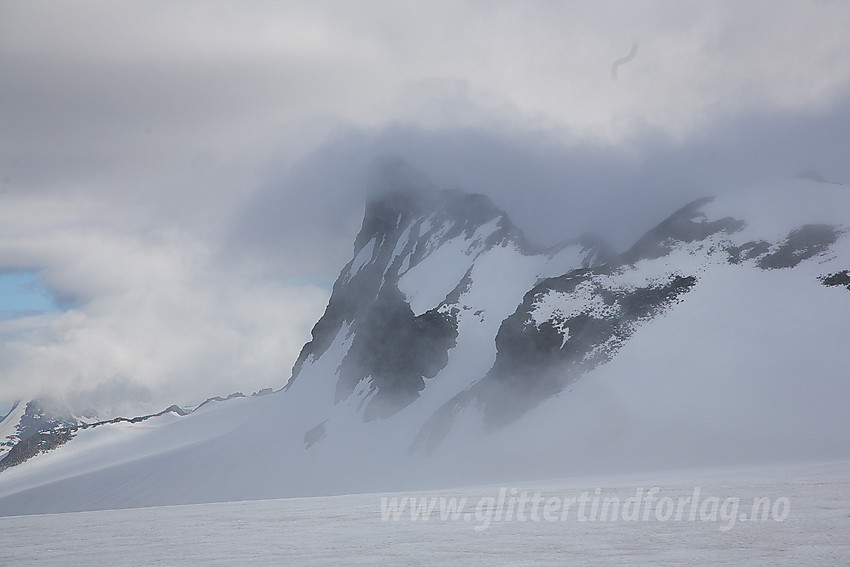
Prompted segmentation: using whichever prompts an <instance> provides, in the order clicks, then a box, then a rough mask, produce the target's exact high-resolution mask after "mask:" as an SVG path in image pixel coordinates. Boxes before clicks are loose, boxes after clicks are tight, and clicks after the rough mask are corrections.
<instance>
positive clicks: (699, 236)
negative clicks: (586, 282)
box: [621, 197, 745, 264]
mask: <svg viewBox="0 0 850 567" xmlns="http://www.w3.org/2000/svg"><path fill="white" fill-rule="evenodd" d="M713 200H714V197H705V198H703V199H698V200H696V201H694V202H692V203H690V204H688V205H685V206H684V207H682V208H681V209H679V210H678V211H676V212H675V213H673V214H672V215H671V216H670V217H668V218H667V219H666V220H665V221H664V222H662V223H661V224H659V225H658V226H656V227H655V228H653V229H652V230H650V231H649V232H647V233H646V234H645V235H644V236H643V237H642V238H641V239H640V240H638V241H637V242H636V243H635V245H634V246H632V247H631V248H630V249H629V250H627V251H626V252H625V253H624V254H623V255H622V257H621V260H622V261H623V262H624V263H626V264H634V263H635V262H637V261H639V260H652V259H655V258H660V257H661V256H666V255H667V254H669V253H670V252H671V251H672V250H673V249H674V248H675V247H676V246H677V245H678V244H680V243H682V242H685V243H688V242H696V241H699V240H705V239H706V238H708V237H709V236H711V235H713V234H716V233H718V232H726V233H727V234H732V233H733V232H737V231H739V230H741V229H742V228H743V227H744V225H745V223H744V221H742V220H738V219H733V218H732V217H726V218H722V219H719V220H716V221H707V220H705V214H704V213H703V212H702V211H701V210H700V208H702V207H703V206H705V205H706V204H708V203H710V202H711V201H713Z"/></svg>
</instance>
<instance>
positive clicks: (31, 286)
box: [0, 271, 59, 316]
mask: <svg viewBox="0 0 850 567" xmlns="http://www.w3.org/2000/svg"><path fill="white" fill-rule="evenodd" d="M57 309H59V307H58V306H57V304H56V299H55V297H54V296H53V294H52V293H50V291H48V290H47V289H46V288H45V287H44V286H43V285H42V284H41V281H40V279H39V277H38V274H37V273H36V272H33V271H26V272H0V313H2V314H5V315H7V316H8V315H12V316H14V315H16V314H23V313H31V312H37V311H53V310H57Z"/></svg>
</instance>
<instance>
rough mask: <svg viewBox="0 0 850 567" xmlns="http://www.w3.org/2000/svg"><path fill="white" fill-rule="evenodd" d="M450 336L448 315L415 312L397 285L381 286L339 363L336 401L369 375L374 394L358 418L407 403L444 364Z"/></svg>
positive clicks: (452, 323)
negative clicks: (361, 415)
mask: <svg viewBox="0 0 850 567" xmlns="http://www.w3.org/2000/svg"><path fill="white" fill-rule="evenodd" d="M456 338H457V321H456V320H455V319H454V318H453V317H452V316H451V315H448V314H445V313H441V312H439V311H438V310H436V309H432V310H430V311H427V312H426V313H423V314H422V315H420V316H418V317H415V316H414V315H413V311H411V309H410V305H408V303H407V302H406V301H405V300H404V297H403V296H402V294H401V292H400V291H399V290H398V288H396V287H393V286H385V287H384V288H382V289H381V292H380V293H379V295H378V298H377V299H376V300H375V303H374V306H373V308H372V309H369V310H368V312H366V313H365V314H364V315H363V318H362V320H361V321H359V324H358V326H357V333H356V335H355V336H354V340H353V341H352V343H351V347H350V348H349V350H348V353H347V354H346V356H345V358H344V359H343V361H342V364H341V365H340V368H339V375H340V379H339V382H337V388H336V401H338V402H339V401H341V400H343V399H345V398H346V397H348V396H349V395H350V394H352V393H353V392H354V388H355V387H356V386H357V384H358V383H360V381H361V380H363V379H365V378H368V377H371V386H370V387H371V388H372V389H374V390H375V391H376V394H375V396H374V397H373V398H372V399H371V400H369V402H368V404H367V405H366V408H365V411H364V415H363V417H364V419H365V420H367V421H369V420H372V419H376V418H384V417H388V416H390V415H392V414H394V413H395V412H397V411H398V410H400V409H402V408H404V407H406V406H408V405H409V404H411V403H413V402H414V401H415V400H416V398H417V397H418V396H419V392H420V391H422V389H423V388H424V387H425V379H426V378H433V377H434V376H436V375H437V373H438V372H439V371H440V370H442V369H443V368H444V367H445V366H446V363H447V362H448V359H449V355H448V351H449V349H451V348H453V347H454V346H455V339H456Z"/></svg>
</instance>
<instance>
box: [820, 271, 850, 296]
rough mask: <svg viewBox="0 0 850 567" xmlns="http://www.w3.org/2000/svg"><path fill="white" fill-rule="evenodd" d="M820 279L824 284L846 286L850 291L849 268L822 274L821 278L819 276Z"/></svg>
mask: <svg viewBox="0 0 850 567" xmlns="http://www.w3.org/2000/svg"><path fill="white" fill-rule="evenodd" d="M820 281H821V283H822V284H823V285H825V286H829V287H840V286H844V287H846V288H847V290H848V291H850V270H841V271H840V272H836V273H834V274H829V275H828V276H823V277H822V278H820Z"/></svg>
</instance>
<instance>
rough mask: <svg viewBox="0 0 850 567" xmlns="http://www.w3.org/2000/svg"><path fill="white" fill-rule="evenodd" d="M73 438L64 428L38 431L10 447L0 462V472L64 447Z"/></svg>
mask: <svg viewBox="0 0 850 567" xmlns="http://www.w3.org/2000/svg"><path fill="white" fill-rule="evenodd" d="M73 436H74V430H73V429H69V428H65V427H59V428H56V429H50V430H46V431H39V432H37V433H35V434H33V435H30V436H29V437H27V438H26V439H25V440H23V441H20V442H19V443H17V444H16V445H15V446H14V447H12V449H11V450H10V451H9V453H8V454H7V455H6V456H5V457H4V458H3V460H0V471H4V470H6V469H8V468H10V467H14V466H15V465H19V464H21V463H23V462H24V461H26V460H27V459H30V458H32V457H35V456H36V455H38V454H39V453H46V452H48V451H50V450H52V449H55V448H56V447H59V446H60V445H64V444H65V443H67V442H68V441H70V440H71V438H72V437H73Z"/></svg>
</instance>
